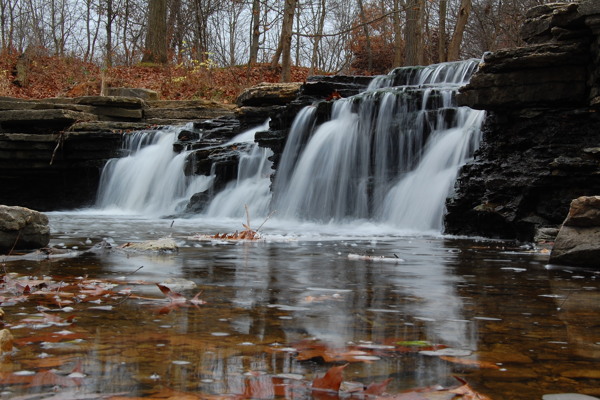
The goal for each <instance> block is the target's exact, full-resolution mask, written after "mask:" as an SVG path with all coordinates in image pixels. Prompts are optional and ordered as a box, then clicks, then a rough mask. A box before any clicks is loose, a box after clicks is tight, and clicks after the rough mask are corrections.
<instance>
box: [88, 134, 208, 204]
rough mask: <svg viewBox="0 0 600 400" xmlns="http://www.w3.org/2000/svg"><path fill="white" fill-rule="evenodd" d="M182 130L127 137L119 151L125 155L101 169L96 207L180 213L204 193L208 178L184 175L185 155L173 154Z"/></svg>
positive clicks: (112, 160) (110, 161)
mask: <svg viewBox="0 0 600 400" xmlns="http://www.w3.org/2000/svg"><path fill="white" fill-rule="evenodd" d="M183 128H184V127H175V126H171V127H167V128H166V129H163V130H159V131H141V132H135V133H133V134H128V135H127V136H126V137H125V138H124V145H123V148H124V150H125V151H126V152H128V153H129V154H128V155H127V156H126V157H123V158H114V159H111V160H109V161H108V163H107V164H106V165H105V166H104V169H103V170H102V175H101V178H100V186H99V189H98V196H97V199H96V206H97V207H99V208H102V209H111V210H119V211H120V212H128V213H139V214H150V215H163V214H169V213H174V212H177V211H180V210H181V208H182V207H185V204H186V203H187V200H188V199H189V198H190V197H191V196H192V195H193V194H194V193H197V192H202V191H204V190H206V189H207V188H208V187H209V186H210V184H211V181H212V177H208V176H202V175H200V176H185V174H184V168H183V167H184V163H185V158H186V157H187V153H185V152H183V153H180V154H178V153H176V152H174V151H173V143H174V142H175V140H177V134H178V133H179V132H180V131H181V130H182V129H183ZM187 128H189V127H187Z"/></svg>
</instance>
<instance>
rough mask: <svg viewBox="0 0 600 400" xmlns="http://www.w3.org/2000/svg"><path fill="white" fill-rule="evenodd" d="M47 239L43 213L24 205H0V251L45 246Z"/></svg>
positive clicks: (47, 231)
mask: <svg viewBox="0 0 600 400" xmlns="http://www.w3.org/2000/svg"><path fill="white" fill-rule="evenodd" d="M49 241H50V228H49V227H48V217H47V216H46V215H45V214H42V213H40V212H38V211H34V210H30V209H28V208H25V207H9V206H3V205H0V253H8V252H10V251H11V250H13V249H14V250H24V249H36V248H40V247H45V246H46V245H48V242H49Z"/></svg>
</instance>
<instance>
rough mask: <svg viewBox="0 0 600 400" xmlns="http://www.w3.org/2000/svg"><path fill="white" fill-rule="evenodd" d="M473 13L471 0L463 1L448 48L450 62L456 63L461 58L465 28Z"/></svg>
mask: <svg viewBox="0 0 600 400" xmlns="http://www.w3.org/2000/svg"><path fill="white" fill-rule="evenodd" d="M470 13H471V0H461V2H460V9H459V10H458V18H457V19H456V27H455V28H454V34H453V35H452V40H451V41H450V45H449V46H448V61H455V60H458V59H459V58H460V46H461V44H462V39H463V34H464V33H465V26H466V25H467V21H468V19H469V14H470Z"/></svg>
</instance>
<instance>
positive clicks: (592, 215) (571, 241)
mask: <svg viewBox="0 0 600 400" xmlns="http://www.w3.org/2000/svg"><path fill="white" fill-rule="evenodd" d="M599 260H600V196H588V197H579V198H577V199H575V200H573V201H572V202H571V208H570V210H569V214H568V216H567V218H566V219H565V221H564V223H563V225H562V227H561V229H560V231H559V232H558V236H557V237H556V240H555V242H554V247H553V249H552V253H551V254H550V262H551V263H553V264H563V265H565V264H566V265H573V266H582V267H592V268H597V269H600V261H599Z"/></svg>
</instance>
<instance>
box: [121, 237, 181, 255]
mask: <svg viewBox="0 0 600 400" xmlns="http://www.w3.org/2000/svg"><path fill="white" fill-rule="evenodd" d="M118 248H119V249H123V250H134V251H141V252H148V251H150V252H154V251H158V252H176V251H178V250H179V246H177V243H176V242H175V240H174V239H173V238H170V237H164V238H160V239H156V240H147V241H145V242H139V243H134V242H128V243H125V244H123V245H121V246H119V247H118Z"/></svg>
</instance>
